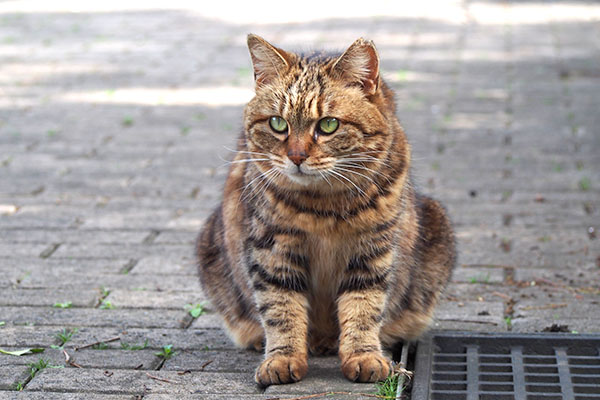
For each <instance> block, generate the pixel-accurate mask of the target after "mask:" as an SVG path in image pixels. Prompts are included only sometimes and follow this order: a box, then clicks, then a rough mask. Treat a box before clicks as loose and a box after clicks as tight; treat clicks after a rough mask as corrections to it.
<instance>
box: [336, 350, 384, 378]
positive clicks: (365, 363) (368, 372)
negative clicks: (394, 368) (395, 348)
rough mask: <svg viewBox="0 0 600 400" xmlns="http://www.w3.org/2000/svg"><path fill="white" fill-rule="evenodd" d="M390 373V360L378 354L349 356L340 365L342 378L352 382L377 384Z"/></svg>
mask: <svg viewBox="0 0 600 400" xmlns="http://www.w3.org/2000/svg"><path fill="white" fill-rule="evenodd" d="M390 371H391V363H390V360H388V359H387V358H385V357H383V356H382V355H381V354H378V353H361V354H355V355H351V356H350V357H348V359H346V360H345V361H344V362H343V363H342V372H343V373H344V376H345V377H346V378H348V379H349V380H351V381H353V382H378V381H381V380H384V379H385V378H387V377H388V376H389V374H390Z"/></svg>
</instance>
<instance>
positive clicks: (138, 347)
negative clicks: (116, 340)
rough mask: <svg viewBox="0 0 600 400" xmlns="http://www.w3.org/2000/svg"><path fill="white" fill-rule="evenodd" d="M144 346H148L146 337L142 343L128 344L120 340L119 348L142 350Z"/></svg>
mask: <svg viewBox="0 0 600 400" xmlns="http://www.w3.org/2000/svg"><path fill="white" fill-rule="evenodd" d="M146 347H148V339H146V340H144V343H143V344H130V343H126V342H121V348H122V349H123V350H144V349H145V348H146Z"/></svg>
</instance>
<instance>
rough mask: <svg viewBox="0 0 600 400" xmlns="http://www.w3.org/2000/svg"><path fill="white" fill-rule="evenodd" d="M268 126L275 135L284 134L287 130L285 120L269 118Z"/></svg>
mask: <svg viewBox="0 0 600 400" xmlns="http://www.w3.org/2000/svg"><path fill="white" fill-rule="evenodd" d="M269 125H271V129H273V130H274V131H275V132H277V133H285V132H287V130H288V124H287V122H285V119H283V118H281V117H271V118H269Z"/></svg>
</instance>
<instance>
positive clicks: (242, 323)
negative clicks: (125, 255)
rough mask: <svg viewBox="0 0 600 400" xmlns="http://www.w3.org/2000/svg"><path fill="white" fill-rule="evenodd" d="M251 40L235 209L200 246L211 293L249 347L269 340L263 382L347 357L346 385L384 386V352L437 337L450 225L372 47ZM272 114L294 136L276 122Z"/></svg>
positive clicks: (224, 207) (224, 206) (232, 184)
mask: <svg viewBox="0 0 600 400" xmlns="http://www.w3.org/2000/svg"><path fill="white" fill-rule="evenodd" d="M248 45H249V48H250V54H251V56H252V61H253V65H254V69H255V76H256V96H255V97H254V98H253V99H252V100H251V101H250V102H249V104H248V105H247V107H246V109H245V113H244V126H245V130H244V133H243V134H242V135H241V137H240V138H239V140H238V147H237V148H238V153H237V155H236V157H235V159H234V161H233V163H232V166H231V169H230V172H229V176H228V179H227V182H226V185H225V190H224V196H223V202H222V203H221V204H220V205H219V207H217V209H216V210H215V211H214V213H213V214H212V215H211V217H210V218H209V219H208V221H207V222H206V224H205V226H204V228H203V230H202V232H201V233H200V236H199V238H198V242H197V253H198V257H199V272H200V279H201V283H202V287H203V289H204V291H205V292H206V294H207V295H208V296H209V297H210V298H211V299H212V301H213V304H214V306H215V307H216V308H217V310H218V311H219V312H220V313H221V315H222V316H223V319H224V323H225V326H226V328H227V331H228V332H229V334H230V335H231V337H232V338H233V340H234V341H235V342H236V343H237V344H238V345H240V346H242V347H249V348H255V349H260V348H262V347H263V346H264V351H265V360H264V362H263V363H262V364H261V365H260V366H259V367H258V369H257V372H256V377H255V378H256V381H257V382H258V383H259V384H262V385H270V384H278V383H287V382H294V381H298V380H300V379H302V377H303V376H304V375H305V374H306V372H307V369H308V364H307V357H308V353H309V352H313V353H335V352H336V351H337V352H338V354H339V356H340V359H341V362H342V372H343V373H344V375H345V376H346V377H347V378H348V379H351V380H354V381H360V382H373V381H377V380H381V379H384V378H385V377H386V376H387V375H388V374H389V372H390V366H389V360H387V359H386V358H385V357H384V356H383V354H382V346H392V345H393V344H394V343H396V342H397V341H399V340H402V339H412V338H415V337H417V336H419V335H420V334H421V333H422V332H423V331H424V330H425V329H426V327H427V326H428V324H429V322H430V320H431V316H432V313H433V309H434V307H435V305H436V303H437V301H438V299H439V297H440V293H441V291H442V290H443V288H444V286H445V285H446V283H447V281H448V279H449V277H450V274H451V271H452V268H453V266H454V263H455V251H454V237H453V233H452V229H451V226H450V223H449V221H448V218H447V217H446V215H445V212H444V209H443V208H442V206H441V205H440V204H439V203H438V202H436V201H435V200H432V199H430V198H428V197H425V196H423V195H421V194H418V193H417V192H416V191H415V190H414V189H413V186H412V185H411V182H410V176H409V168H410V146H409V144H408V142H407V140H406V137H405V134H404V132H403V130H402V128H401V126H400V124H399V122H398V120H397V118H396V116H395V104H394V100H393V93H392V92H391V90H390V89H389V88H388V87H387V86H386V85H385V83H384V82H383V81H382V80H381V79H380V77H379V59H378V58H377V57H378V56H377V52H376V51H375V47H374V45H373V44H372V43H371V42H367V41H364V40H362V39H359V40H357V41H356V42H355V43H354V44H353V45H352V46H351V47H350V48H349V49H348V50H347V51H346V52H345V53H344V54H342V55H341V56H326V55H311V56H301V55H297V54H294V53H289V52H285V51H283V50H281V49H278V48H275V47H273V46H272V45H270V44H269V43H267V42H265V41H264V40H263V39H261V38H259V37H257V36H254V35H250V36H249V38H248ZM273 116H280V117H282V118H283V119H285V121H287V124H288V131H287V132H285V133H283V134H282V133H277V132H275V131H274V130H273V129H271V128H270V126H269V119H270V117H273ZM325 117H334V118H336V119H337V120H338V121H339V127H338V129H337V130H336V131H335V132H334V133H333V134H331V135H327V134H324V133H323V132H320V131H319V129H318V128H317V124H318V121H319V120H321V119H322V118H325ZM292 155H293V157H292ZM290 157H291V158H290ZM294 157H296V159H298V157H300V158H299V160H300V163H299V164H298V163H296V162H292V159H294ZM298 165H299V166H298Z"/></svg>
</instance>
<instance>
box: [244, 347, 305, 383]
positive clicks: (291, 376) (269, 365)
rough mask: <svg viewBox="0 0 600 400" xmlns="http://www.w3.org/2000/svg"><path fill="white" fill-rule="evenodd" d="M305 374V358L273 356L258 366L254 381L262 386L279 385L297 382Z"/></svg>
mask: <svg viewBox="0 0 600 400" xmlns="http://www.w3.org/2000/svg"><path fill="white" fill-rule="evenodd" d="M307 372H308V363H307V361H306V356H299V355H295V356H283V355H274V356H271V357H269V358H267V359H266V360H265V361H263V362H262V364H260V366H259V367H258V369H257V370H256V375H255V377H254V379H255V380H256V383H258V384H259V385H262V386H269V385H279V384H282V383H292V382H298V381H299V380H301V379H302V378H304V376H305V375H306V373H307Z"/></svg>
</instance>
